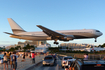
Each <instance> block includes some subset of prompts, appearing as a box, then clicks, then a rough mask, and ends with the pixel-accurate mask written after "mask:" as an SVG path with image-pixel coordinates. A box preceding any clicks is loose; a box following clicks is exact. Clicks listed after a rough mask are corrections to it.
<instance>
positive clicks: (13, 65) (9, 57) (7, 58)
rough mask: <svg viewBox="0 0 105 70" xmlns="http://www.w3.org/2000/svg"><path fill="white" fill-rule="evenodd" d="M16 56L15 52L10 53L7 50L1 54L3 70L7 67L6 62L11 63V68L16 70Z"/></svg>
mask: <svg viewBox="0 0 105 70" xmlns="http://www.w3.org/2000/svg"><path fill="white" fill-rule="evenodd" d="M17 58H18V56H17V55H16V52H13V53H12V54H11V53H9V52H7V53H4V56H3V64H4V70H5V69H6V68H7V69H8V64H10V65H11V69H13V70H16V68H17Z"/></svg>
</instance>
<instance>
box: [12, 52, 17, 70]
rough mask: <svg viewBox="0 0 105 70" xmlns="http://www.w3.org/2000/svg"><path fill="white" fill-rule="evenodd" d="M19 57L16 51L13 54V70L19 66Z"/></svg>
mask: <svg viewBox="0 0 105 70" xmlns="http://www.w3.org/2000/svg"><path fill="white" fill-rule="evenodd" d="M17 58H18V56H17V55H16V52H13V55H12V65H13V70H16V68H17Z"/></svg>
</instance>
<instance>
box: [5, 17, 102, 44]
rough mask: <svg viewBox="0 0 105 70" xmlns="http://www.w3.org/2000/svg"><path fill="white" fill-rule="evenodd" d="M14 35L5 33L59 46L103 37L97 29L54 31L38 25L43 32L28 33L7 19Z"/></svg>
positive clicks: (13, 36) (18, 37)
mask: <svg viewBox="0 0 105 70" xmlns="http://www.w3.org/2000/svg"><path fill="white" fill-rule="evenodd" d="M7 19H8V22H9V24H10V27H11V29H12V32H13V33H8V32H4V33H6V34H9V35H10V37H12V38H17V39H24V40H31V41H42V40H54V44H59V43H58V42H57V40H60V41H70V40H74V39H87V38H95V42H97V37H99V36H101V35H102V34H103V33H102V32H100V31H99V30H96V29H80V30H58V31H53V30H51V29H48V28H46V27H44V26H42V25H36V26H37V27H39V28H40V29H42V31H40V32H26V31H25V30H24V29H22V28H21V27H20V26H19V25H18V24H17V23H16V22H15V21H14V20H13V19H12V18H7Z"/></svg>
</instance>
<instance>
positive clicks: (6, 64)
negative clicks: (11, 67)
mask: <svg viewBox="0 0 105 70" xmlns="http://www.w3.org/2000/svg"><path fill="white" fill-rule="evenodd" d="M3 57H4V59H3V61H4V70H5V68H6V66H7V70H8V59H7V56H6V53H4V56H3Z"/></svg>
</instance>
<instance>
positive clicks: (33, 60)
mask: <svg viewBox="0 0 105 70" xmlns="http://www.w3.org/2000/svg"><path fill="white" fill-rule="evenodd" d="M35 56H36V54H35V53H34V52H32V54H31V57H32V63H35Z"/></svg>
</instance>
